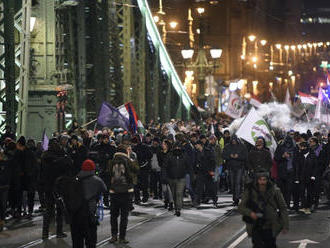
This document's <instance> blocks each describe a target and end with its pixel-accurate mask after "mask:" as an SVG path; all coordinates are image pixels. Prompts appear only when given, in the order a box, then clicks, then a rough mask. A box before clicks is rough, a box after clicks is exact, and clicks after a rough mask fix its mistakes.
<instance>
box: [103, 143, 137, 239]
mask: <svg viewBox="0 0 330 248" xmlns="http://www.w3.org/2000/svg"><path fill="white" fill-rule="evenodd" d="M130 153H131V148H130V146H129V145H120V146H119V147H118V149H117V153H115V155H114V158H113V159H112V160H111V161H110V162H109V166H108V170H109V172H110V195H111V197H110V199H111V206H110V213H111V222H110V224H111V234H112V238H111V239H110V243H115V242H117V240H118V237H117V235H118V217H119V215H120V228H119V243H123V244H127V243H128V241H127V240H126V229H127V224H128V213H129V208H130V206H131V198H130V193H132V192H133V191H134V185H133V180H134V174H136V173H137V172H138V170H139V168H138V165H137V164H135V163H133V161H132V160H131V159H130V155H131V154H130Z"/></svg>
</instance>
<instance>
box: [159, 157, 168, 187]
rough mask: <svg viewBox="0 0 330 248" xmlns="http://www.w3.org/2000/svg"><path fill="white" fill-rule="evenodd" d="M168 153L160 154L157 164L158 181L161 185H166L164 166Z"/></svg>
mask: <svg viewBox="0 0 330 248" xmlns="http://www.w3.org/2000/svg"><path fill="white" fill-rule="evenodd" d="M169 153H170V152H169V151H168V152H166V153H165V152H163V151H162V152H161V153H160V154H159V164H160V181H161V183H162V184H168V177H167V172H166V164H165V161H166V159H167V156H168V155H169Z"/></svg>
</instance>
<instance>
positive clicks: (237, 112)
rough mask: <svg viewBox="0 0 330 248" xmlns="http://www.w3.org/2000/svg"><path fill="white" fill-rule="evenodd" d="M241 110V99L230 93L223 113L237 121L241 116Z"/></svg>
mask: <svg viewBox="0 0 330 248" xmlns="http://www.w3.org/2000/svg"><path fill="white" fill-rule="evenodd" d="M243 110H244V104H243V102H242V99H241V98H240V97H239V96H238V95H237V94H236V93H235V92H232V93H231V95H230V97H229V102H228V107H227V109H226V112H225V113H226V115H229V116H230V117H231V118H233V119H237V118H240V117H241V116H242V113H243Z"/></svg>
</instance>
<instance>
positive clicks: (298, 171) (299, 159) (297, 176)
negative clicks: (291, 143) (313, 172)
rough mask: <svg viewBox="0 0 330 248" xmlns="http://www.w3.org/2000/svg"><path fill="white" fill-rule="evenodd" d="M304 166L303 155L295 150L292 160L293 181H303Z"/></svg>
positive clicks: (304, 159)
mask: <svg viewBox="0 0 330 248" xmlns="http://www.w3.org/2000/svg"><path fill="white" fill-rule="evenodd" d="M305 166H306V158H305V153H304V152H303V151H300V150H297V151H296V152H295V154H294V158H293V172H294V181H299V182H302V181H303V180H304V174H303V173H304V170H305Z"/></svg>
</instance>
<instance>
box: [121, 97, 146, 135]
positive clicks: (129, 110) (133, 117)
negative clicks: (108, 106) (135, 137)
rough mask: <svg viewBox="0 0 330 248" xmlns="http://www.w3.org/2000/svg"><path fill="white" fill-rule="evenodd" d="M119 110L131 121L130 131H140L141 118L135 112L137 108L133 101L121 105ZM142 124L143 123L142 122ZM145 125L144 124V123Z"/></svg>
mask: <svg viewBox="0 0 330 248" xmlns="http://www.w3.org/2000/svg"><path fill="white" fill-rule="evenodd" d="M117 109H118V110H119V112H120V113H121V114H122V115H123V116H124V117H125V118H126V119H128V121H129V131H131V132H132V133H136V132H137V131H138V128H139V127H138V121H139V118H138V116H137V114H136V112H135V109H134V107H133V104H132V103H130V102H129V103H125V104H124V105H121V106H119V107H118V108H117ZM141 125H142V123H141ZM142 127H143V125H142Z"/></svg>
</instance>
